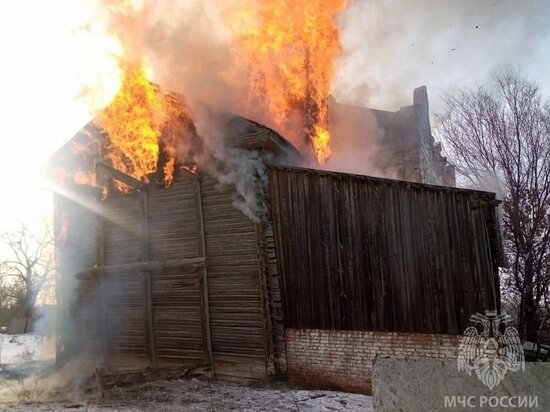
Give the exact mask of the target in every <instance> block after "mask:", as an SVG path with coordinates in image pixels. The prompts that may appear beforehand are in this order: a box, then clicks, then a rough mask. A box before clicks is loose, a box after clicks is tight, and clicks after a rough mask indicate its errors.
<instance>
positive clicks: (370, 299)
mask: <svg viewBox="0 0 550 412" xmlns="http://www.w3.org/2000/svg"><path fill="white" fill-rule="evenodd" d="M270 196H271V206H272V213H273V222H274V228H275V234H276V245H277V252H278V263H279V267H278V269H279V274H280V281H281V287H282V294H283V307H284V321H285V326H286V327H292V328H329V329H355V330H382V331H415V332H429V333H434V332H440V333H451V334H454V333H461V332H462V331H463V329H464V327H465V326H466V325H467V324H468V318H469V316H470V315H471V314H472V313H475V312H477V311H482V310H484V309H492V308H494V307H495V305H496V299H495V295H496V294H495V284H494V272H495V269H496V265H495V262H494V259H493V257H492V256H491V255H492V254H494V251H493V250H492V249H494V247H493V246H492V244H493V243H492V241H491V237H493V238H494V233H491V232H490V231H488V229H487V222H489V221H491V220H494V212H495V211H494V206H495V201H494V200H495V198H494V195H493V194H490V193H485V192H476V191H466V190H459V189H451V188H444V187H436V186H428V185H421V184H414V183H407V182H398V181H391V180H386V179H376V178H369V177H364V176H354V175H347V174H338V173H325V172H318V171H311V170H305V169H293V168H276V167H274V168H271V170H270Z"/></svg>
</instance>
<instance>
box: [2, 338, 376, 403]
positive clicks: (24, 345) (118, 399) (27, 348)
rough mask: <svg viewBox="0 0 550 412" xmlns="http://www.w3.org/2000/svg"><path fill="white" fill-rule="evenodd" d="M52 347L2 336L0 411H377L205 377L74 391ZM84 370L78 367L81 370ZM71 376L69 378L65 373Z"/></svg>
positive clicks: (346, 397) (335, 397)
mask: <svg viewBox="0 0 550 412" xmlns="http://www.w3.org/2000/svg"><path fill="white" fill-rule="evenodd" d="M52 348H53V345H52V342H51V341H50V340H48V339H46V340H44V339H43V338H42V337H40V336H37V335H32V334H28V335H11V336H8V335H4V336H0V357H1V358H0V362H1V364H0V411H13V412H22V411H75V412H76V411H90V412H91V411H106V412H109V411H155V412H164V411H166V412H171V411H372V410H373V409H372V397H370V396H366V395H358V394H350V393H344V392H331V391H315V390H307V391H306V390H296V389H291V388H289V387H288V386H287V385H286V384H284V383H278V384H275V385H273V386H270V387H252V386H245V385H240V384H236V383H229V382H222V381H209V380H207V379H204V378H193V379H177V380H160V381H153V382H146V383H141V384H134V385H132V386H124V387H116V386H115V387H112V388H109V389H107V390H106V392H105V396H104V397H103V398H102V397H101V396H100V395H99V393H98V391H97V389H96V388H95V386H93V382H92V386H88V390H87V391H85V392H81V391H80V392H79V391H75V390H74V389H73V390H71V389H69V388H70V387H73V386H75V385H74V383H75V382H74V378H70V376H76V375H77V374H75V369H72V370H71V369H64V370H58V371H56V370H55V369H54V368H53V366H52V362H53V358H52V354H53V353H52ZM77 368H78V366H77ZM65 372H66V373H65Z"/></svg>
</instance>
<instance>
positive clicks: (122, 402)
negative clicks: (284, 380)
mask: <svg viewBox="0 0 550 412" xmlns="http://www.w3.org/2000/svg"><path fill="white" fill-rule="evenodd" d="M0 410H2V411H4V410H5V411H14V412H16V411H17V412H19V411H90V412H91V411H158V412H160V411H167V412H169V411H372V398H371V397H370V396H366V395H357V394H349V393H344V392H331V391H305V390H291V389H289V388H286V387H283V386H281V387H279V388H276V389H274V388H254V387H249V386H244V385H239V384H234V383H227V382H218V381H213V382H208V381H207V380H203V379H192V380H173V381H157V382H149V383H143V384H141V385H135V386H130V387H124V388H116V387H115V388H111V389H109V390H108V391H107V392H106V394H105V398H103V399H102V398H101V397H100V396H99V395H98V394H90V395H80V396H78V395H76V396H75V395H74V394H73V395H72V399H71V400H69V399H65V400H63V399H59V400H58V401H55V402H45V403H30V404H19V405H1V404H0Z"/></svg>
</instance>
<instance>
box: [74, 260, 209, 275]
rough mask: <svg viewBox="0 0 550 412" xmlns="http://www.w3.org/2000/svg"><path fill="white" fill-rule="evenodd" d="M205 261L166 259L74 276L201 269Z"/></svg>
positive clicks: (85, 272) (109, 266) (94, 270)
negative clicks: (183, 268)
mask: <svg viewBox="0 0 550 412" xmlns="http://www.w3.org/2000/svg"><path fill="white" fill-rule="evenodd" d="M205 261H206V259H205V258H204V257H197V258H187V259H168V260H153V261H150V262H137V263H125V264H122V265H108V266H98V267H95V268H91V269H87V270H83V271H82V272H78V273H77V274H76V278H77V279H80V280H83V279H87V278H89V277H92V276H98V275H102V274H104V273H112V272H131V271H156V270H161V269H167V268H177V267H180V266H192V267H196V268H199V267H203V266H204V264H205Z"/></svg>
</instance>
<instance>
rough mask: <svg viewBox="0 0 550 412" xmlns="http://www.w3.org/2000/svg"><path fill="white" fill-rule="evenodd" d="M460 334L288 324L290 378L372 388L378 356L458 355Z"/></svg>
mask: <svg viewBox="0 0 550 412" xmlns="http://www.w3.org/2000/svg"><path fill="white" fill-rule="evenodd" d="M460 338H461V336H457V335H442V334H420V333H397V332H369V331H346V330H327V329H324V330H323V329H287V330H286V347H287V365H288V379H289V381H290V383H291V384H294V385H297V386H300V387H311V388H321V389H333V390H344V391H351V392H359V393H366V394H371V393H372V371H373V364H374V361H375V359H376V358H377V357H378V358H380V357H389V358H394V359H422V358H429V359H456V357H457V354H458V345H459V343H460Z"/></svg>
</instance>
